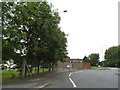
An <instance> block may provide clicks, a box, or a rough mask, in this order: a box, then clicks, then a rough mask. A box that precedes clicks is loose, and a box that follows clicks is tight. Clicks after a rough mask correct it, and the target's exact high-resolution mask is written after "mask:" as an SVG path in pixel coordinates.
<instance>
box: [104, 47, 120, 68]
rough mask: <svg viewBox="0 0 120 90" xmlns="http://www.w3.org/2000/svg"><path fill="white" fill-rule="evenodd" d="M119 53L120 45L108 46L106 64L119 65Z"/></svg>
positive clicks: (110, 65)
mask: <svg viewBox="0 0 120 90" xmlns="http://www.w3.org/2000/svg"><path fill="white" fill-rule="evenodd" d="M119 53H120V45H119V46H113V47H110V48H108V49H107V50H106V51H105V62H106V66H109V67H119V65H118V64H119V62H120V56H119Z"/></svg>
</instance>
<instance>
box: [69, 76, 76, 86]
mask: <svg viewBox="0 0 120 90" xmlns="http://www.w3.org/2000/svg"><path fill="white" fill-rule="evenodd" d="M69 80H70V82H71V83H72V84H73V87H77V86H76V85H75V83H74V82H73V80H72V79H71V78H69Z"/></svg>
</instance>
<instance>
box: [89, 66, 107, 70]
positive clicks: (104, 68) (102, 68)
mask: <svg viewBox="0 0 120 90" xmlns="http://www.w3.org/2000/svg"><path fill="white" fill-rule="evenodd" d="M90 69H100V70H108V68H107V67H91V68H90Z"/></svg>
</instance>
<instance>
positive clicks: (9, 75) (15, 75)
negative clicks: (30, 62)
mask: <svg viewBox="0 0 120 90" xmlns="http://www.w3.org/2000/svg"><path fill="white" fill-rule="evenodd" d="M48 71H49V70H48V68H45V69H44V71H43V69H39V72H40V73H44V72H48ZM0 74H1V75H2V83H9V82H15V81H18V80H21V74H20V72H19V71H18V70H5V71H0ZM34 74H36V73H35V70H32V75H34Z"/></svg>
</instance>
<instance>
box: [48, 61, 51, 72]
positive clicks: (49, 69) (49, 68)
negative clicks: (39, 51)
mask: <svg viewBox="0 0 120 90" xmlns="http://www.w3.org/2000/svg"><path fill="white" fill-rule="evenodd" d="M48 71H51V63H50V62H49V67H48Z"/></svg>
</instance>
